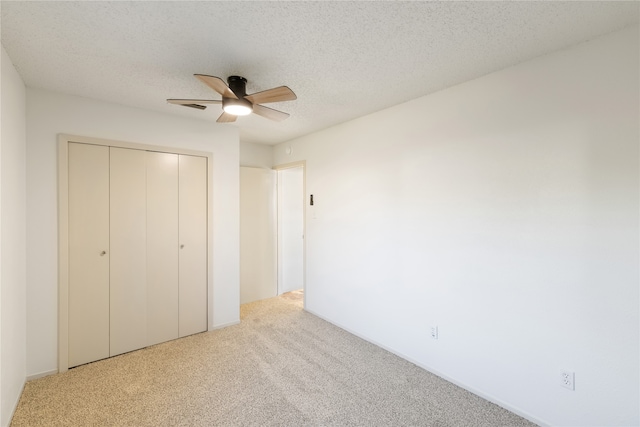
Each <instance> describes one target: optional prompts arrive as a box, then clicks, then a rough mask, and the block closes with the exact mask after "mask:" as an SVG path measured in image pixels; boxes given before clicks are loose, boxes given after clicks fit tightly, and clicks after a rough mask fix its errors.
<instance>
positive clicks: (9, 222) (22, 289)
mask: <svg viewBox="0 0 640 427" xmlns="http://www.w3.org/2000/svg"><path fill="white" fill-rule="evenodd" d="M0 62H1V67H2V69H1V76H2V78H1V83H0V88H1V98H2V100H1V107H0V123H1V126H0V127H1V129H2V131H1V132H0V141H1V144H0V402H1V404H0V425H2V426H6V425H8V424H9V420H10V419H11V416H12V415H13V411H14V410H15V407H16V405H17V403H18V399H19V398H20V393H21V392H22V387H23V385H24V382H25V378H26V356H25V352H26V250H25V235H26V230H25V228H26V222H25V206H26V202H25V197H26V194H25V191H26V184H25V147H26V125H25V86H24V83H23V82H22V79H21V78H20V76H19V75H18V73H17V72H16V70H15V68H14V67H13V64H12V62H11V59H10V58H9V56H8V55H7V53H6V52H5V50H4V48H2V59H1V60H0Z"/></svg>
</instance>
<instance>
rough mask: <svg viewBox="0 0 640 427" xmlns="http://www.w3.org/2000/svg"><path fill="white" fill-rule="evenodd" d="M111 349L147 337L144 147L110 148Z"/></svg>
mask: <svg viewBox="0 0 640 427" xmlns="http://www.w3.org/2000/svg"><path fill="white" fill-rule="evenodd" d="M110 154H111V156H110V158H111V168H110V172H111V180H110V184H111V188H110V198H111V203H110V221H111V223H110V239H111V281H110V282H111V283H110V284H111V286H110V295H111V298H110V301H111V307H110V326H111V330H110V338H111V340H110V345H111V349H110V354H111V356H115V355H117V354H121V353H126V352H128V351H131V350H136V349H139V348H142V347H144V346H145V345H146V342H147V308H146V306H147V278H146V276H147V260H146V251H147V240H146V152H145V151H140V150H129V149H124V148H115V147H111V148H110Z"/></svg>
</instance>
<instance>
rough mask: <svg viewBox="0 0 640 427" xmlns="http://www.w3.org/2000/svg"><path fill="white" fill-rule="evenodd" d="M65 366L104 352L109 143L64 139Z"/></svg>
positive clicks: (106, 342)
mask: <svg viewBox="0 0 640 427" xmlns="http://www.w3.org/2000/svg"><path fill="white" fill-rule="evenodd" d="M68 160H69V167H68V172H69V175H68V176H69V193H68V194H69V327H68V331H69V366H70V367H71V366H77V365H82V364H84V363H88V362H92V361H94V360H99V359H104V358H106V357H109V256H110V255H109V252H110V251H109V147H103V146H98V145H88V144H76V143H70V144H69V151H68Z"/></svg>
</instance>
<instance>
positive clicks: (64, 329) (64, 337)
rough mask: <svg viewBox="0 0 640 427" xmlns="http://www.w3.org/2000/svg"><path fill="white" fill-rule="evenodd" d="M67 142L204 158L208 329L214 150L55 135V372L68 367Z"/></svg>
mask: <svg viewBox="0 0 640 427" xmlns="http://www.w3.org/2000/svg"><path fill="white" fill-rule="evenodd" d="M69 143H80V144H91V145H101V146H107V147H119V148H129V149H134V150H142V151H155V152H161V153H171V154H185V155H190V156H198V157H205V158H206V159H207V330H210V329H211V326H210V321H211V319H213V312H212V310H213V258H212V254H213V215H212V213H213V191H212V189H213V185H212V177H213V154H212V153H210V152H205V151H196V150H189V149H183V148H177V147H168V146H160V145H147V144H140V143H135V142H125V141H114V140H108V139H101V138H92V137H86V136H78V135H69V134H59V135H58V372H66V371H67V370H68V369H69Z"/></svg>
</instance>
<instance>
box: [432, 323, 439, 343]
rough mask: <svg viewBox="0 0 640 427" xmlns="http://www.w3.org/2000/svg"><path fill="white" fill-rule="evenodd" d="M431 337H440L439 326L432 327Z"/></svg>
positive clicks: (435, 338)
mask: <svg viewBox="0 0 640 427" xmlns="http://www.w3.org/2000/svg"><path fill="white" fill-rule="evenodd" d="M431 338H433V339H434V340H437V339H438V326H432V327H431Z"/></svg>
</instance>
